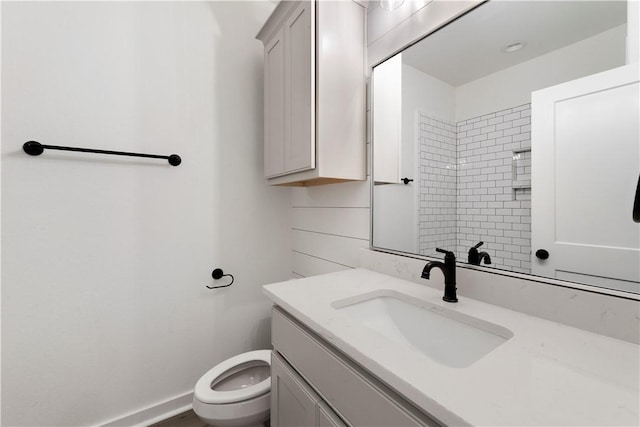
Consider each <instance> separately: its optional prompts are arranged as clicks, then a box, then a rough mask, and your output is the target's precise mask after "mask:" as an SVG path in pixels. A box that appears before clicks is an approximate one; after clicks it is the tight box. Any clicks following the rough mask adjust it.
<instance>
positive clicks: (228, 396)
mask: <svg viewBox="0 0 640 427" xmlns="http://www.w3.org/2000/svg"><path fill="white" fill-rule="evenodd" d="M253 361H256V362H264V363H266V364H267V365H269V367H271V350H256V351H250V352H248V353H242V354H239V355H237V356H234V357H231V358H229V359H227V360H225V361H223V362H221V363H219V364H218V365H216V366H214V367H213V368H212V369H210V370H209V371H208V372H207V373H206V374H204V375H203V376H202V377H201V378H200V379H199V380H198V382H197V383H196V387H195V390H194V394H195V398H196V399H198V400H199V401H200V402H202V403H210V404H222V403H234V402H240V401H243V400H249V399H252V398H254V397H257V396H260V395H263V394H265V393H268V392H269V390H270V389H271V377H269V378H267V379H265V380H263V381H261V382H259V383H258V384H254V385H252V386H250V387H246V388H241V389H238V390H229V391H216V390H212V389H211V384H212V383H213V382H214V381H215V380H216V379H217V378H218V377H220V376H221V375H222V374H224V373H225V372H227V371H228V370H229V369H232V368H233V367H235V366H238V365H240V364H243V363H247V362H253Z"/></svg>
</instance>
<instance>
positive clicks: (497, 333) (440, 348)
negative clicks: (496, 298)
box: [332, 291, 513, 368]
mask: <svg viewBox="0 0 640 427" xmlns="http://www.w3.org/2000/svg"><path fill="white" fill-rule="evenodd" d="M332 306H333V307H334V308H336V309H337V310H339V312H341V313H343V314H345V315H347V316H348V317H350V318H352V319H353V320H355V321H357V322H358V323H360V324H362V325H364V326H365V327H367V328H369V329H372V330H374V331H375V332H377V333H379V334H381V335H383V336H385V337H386V338H388V339H390V340H393V341H396V342H399V343H403V344H406V345H409V346H411V347H413V348H414V349H416V350H418V351H419V352H421V353H422V354H424V355H425V356H427V357H429V358H430V359H432V360H434V361H435V362H438V363H440V364H443V365H445V366H449V367H452V368H466V367H468V366H470V365H471V364H473V363H474V362H476V361H478V360H480V359H481V358H482V357H484V356H485V355H487V354H488V353H489V352H491V351H492V350H494V349H496V348H497V347H499V346H500V345H501V344H503V343H504V342H505V341H507V340H508V339H509V338H511V337H513V333H512V332H511V331H509V330H508V329H506V328H503V327H502V326H498V325H495V324H493V323H490V322H487V321H484V320H481V319H477V318H475V317H471V316H467V315H465V314H462V313H459V312H456V311H453V310H447V309H445V308H442V307H440V306H437V305H433V304H429V303H427V302H425V301H421V300H418V299H415V298H412V297H410V296H408V295H405V294H402V293H399V292H395V291H385V292H382V293H380V292H376V293H374V294H368V295H362V296H360V298H357V299H356V300H355V301H354V298H350V299H348V300H342V301H337V302H335V303H333V304H332Z"/></svg>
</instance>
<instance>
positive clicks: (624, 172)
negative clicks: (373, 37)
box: [372, 1, 640, 293]
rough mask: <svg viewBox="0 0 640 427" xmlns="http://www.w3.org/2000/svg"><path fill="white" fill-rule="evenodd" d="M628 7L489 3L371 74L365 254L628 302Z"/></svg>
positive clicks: (637, 243)
mask: <svg viewBox="0 0 640 427" xmlns="http://www.w3.org/2000/svg"><path fill="white" fill-rule="evenodd" d="M628 7H635V6H630V5H628V4H627V2H625V1H543V2H540V1H491V2H488V3H484V4H482V5H481V6H479V7H477V8H476V9H474V10H473V11H471V12H470V13H468V14H466V15H464V16H462V17H461V18H459V19H457V20H456V21H454V22H453V23H451V24H449V25H447V26H446V27H444V28H442V29H440V30H438V31H437V32H435V33H433V34H431V35H429V36H428V37H426V38H425V39H423V40H421V41H420V42H418V43H416V44H414V45H412V46H410V47H408V48H407V49H405V50H404V51H402V52H401V53H399V54H397V55H395V56H393V57H392V58H390V59H388V60H386V61H385V62H383V63H381V64H379V65H378V66H376V67H374V69H373V74H372V91H373V113H372V114H373V178H374V179H373V181H374V187H373V232H372V246H373V247H374V248H379V249H385V250H392V251H397V252H403V253H412V254H418V255H423V256H434V257H438V254H437V253H436V252H435V249H436V247H439V248H444V249H448V250H453V251H455V253H456V257H457V258H458V261H461V262H467V261H469V262H471V263H474V264H475V263H477V262H481V263H482V265H483V266H486V267H492V268H497V269H501V270H508V271H513V272H518V273H524V274H532V275H536V276H543V277H548V278H555V279H561V280H566V281H571V282H576V283H584V284H590V285H595V286H601V287H606V288H610V289H618V290H623V291H629V292H635V293H640V249H639V248H640V224H638V223H635V222H634V221H633V215H632V211H633V204H634V198H635V191H636V184H637V179H638V174H639V173H640V144H639V143H638V141H640V134H639V132H640V131H639V127H640V125H639V118H638V117H639V115H640V112H639V106H638V103H639V100H638V93H639V84H638V67H637V61H638V58H637V52H638V42H637V41H636V40H633V38H629V46H627V34H628V33H629V34H637V32H638V29H637V26H638V25H639V24H638V22H637V19H631V20H629V22H628V23H627V14H628V13H627V9H628ZM630 16H631V15H630ZM405 178H406V179H405ZM410 180H413V181H410ZM480 242H483V244H482V245H481V246H479V247H477V248H476V249H475V252H474V250H473V249H472V248H474V247H475V246H477V245H478V244H479V243H480ZM483 252H484V253H485V254H486V256H479V255H481V254H482V253H483ZM469 255H471V258H469ZM488 260H490V261H491V264H487V261H488Z"/></svg>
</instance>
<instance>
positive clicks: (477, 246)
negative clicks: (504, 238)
mask: <svg viewBox="0 0 640 427" xmlns="http://www.w3.org/2000/svg"><path fill="white" fill-rule="evenodd" d="M482 245H484V242H478V244H477V245H475V246H474V247H473V249H478V248H479V247H480V246H482Z"/></svg>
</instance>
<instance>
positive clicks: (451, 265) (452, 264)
mask: <svg viewBox="0 0 640 427" xmlns="http://www.w3.org/2000/svg"><path fill="white" fill-rule="evenodd" d="M436 252H440V253H443V254H445V255H444V263H442V262H440V261H429V262H428V263H427V265H425V266H424V269H423V270H422V276H421V277H422V278H423V279H427V280H428V279H429V276H430V275H431V269H432V268H434V267H437V268H439V269H440V270H442V274H444V296H443V297H442V299H443V300H445V301H446V302H458V298H457V297H456V256H455V255H454V253H453V252H450V251H447V250H444V249H440V248H436Z"/></svg>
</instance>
